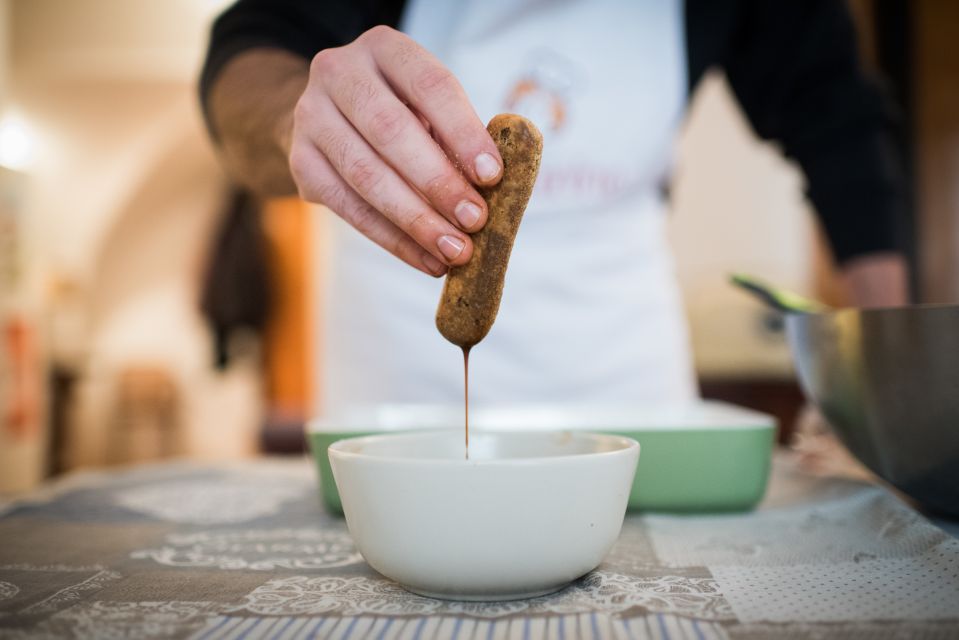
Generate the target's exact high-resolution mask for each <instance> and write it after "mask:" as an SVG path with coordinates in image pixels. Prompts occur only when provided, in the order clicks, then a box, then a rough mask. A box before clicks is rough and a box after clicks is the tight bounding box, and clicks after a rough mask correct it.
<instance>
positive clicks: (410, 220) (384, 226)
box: [288, 26, 503, 276]
mask: <svg viewBox="0 0 959 640" xmlns="http://www.w3.org/2000/svg"><path fill="white" fill-rule="evenodd" d="M288 149H289V161H290V171H291V173H292V176H293V180H294V181H295V182H296V185H297V189H298V191H299V194H300V197H301V198H303V199H304V200H308V201H310V202H316V203H320V204H324V205H326V206H327V207H329V208H330V209H332V210H333V211H334V212H336V213H337V215H339V216H340V217H342V218H343V219H345V220H346V221H347V222H349V223H350V224H351V225H353V226H354V227H355V228H356V229H357V230H358V231H359V232H360V233H362V234H363V235H365V236H366V237H368V238H369V239H371V240H373V241H374V242H376V243H377V244H379V245H380V246H382V247H383V248H385V249H386V250H387V251H389V252H390V253H392V254H393V255H395V256H397V257H398V258H400V259H401V260H403V261H404V262H406V263H407V264H409V265H412V266H413V267H416V268H417V269H419V270H421V271H424V272H426V273H429V274H430V275H433V276H440V275H442V274H444V273H445V272H446V270H447V266H450V265H460V264H463V263H465V262H466V261H467V260H469V258H470V256H471V255H472V251H473V247H472V243H471V242H470V238H469V235H468V234H467V233H466V232H473V231H477V230H479V229H480V228H481V227H482V226H483V224H484V223H485V222H486V214H487V212H486V204H485V202H484V201H483V198H482V197H480V195H479V193H477V191H476V189H475V188H474V187H473V185H489V184H495V183H496V182H497V181H498V180H499V179H500V177H501V174H502V166H503V163H502V159H501V158H500V155H499V152H498V151H497V150H496V145H495V143H494V142H493V140H492V138H490V136H489V134H488V133H487V132H486V127H485V126H484V125H483V123H482V122H481V121H480V119H479V117H478V116H477V115H476V112H475V111H474V110H473V107H472V106H471V105H470V103H469V100H467V98H466V93H465V92H464V91H463V88H462V87H461V86H460V84H459V82H458V81H457V80H456V78H454V77H453V75H452V73H450V71H449V70H448V69H446V68H445V67H444V66H443V65H442V64H440V62H439V61H438V60H436V58H434V57H433V56H432V55H431V54H430V53H429V52H427V51H426V50H425V49H423V48H422V47H421V46H419V45H418V44H416V43H415V42H413V40H411V39H410V38H408V37H407V36H405V35H403V34H402V33H400V32H398V31H395V30H393V29H390V28H389V27H384V26H379V27H374V28H373V29H370V30H369V31H367V32H366V33H364V34H363V35H361V36H360V37H359V38H357V39H356V40H354V41H353V42H352V43H351V44H348V45H346V46H344V47H338V48H335V49H327V50H324V51H321V52H320V53H318V54H317V55H316V57H315V58H313V62H312V64H311V65H310V77H309V82H308V84H307V86H306V90H305V91H304V92H303V94H302V96H301V97H300V99H299V101H298V102H297V104H296V108H295V109H294V112H293V129H292V136H291V137H290V139H289V144H288Z"/></svg>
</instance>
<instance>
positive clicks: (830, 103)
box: [722, 0, 908, 263]
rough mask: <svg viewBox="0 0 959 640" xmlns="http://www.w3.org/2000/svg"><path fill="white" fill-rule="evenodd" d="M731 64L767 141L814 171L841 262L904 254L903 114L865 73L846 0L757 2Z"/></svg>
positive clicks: (731, 52)
mask: <svg viewBox="0 0 959 640" xmlns="http://www.w3.org/2000/svg"><path fill="white" fill-rule="evenodd" d="M735 22H736V25H735V27H734V31H733V33H732V34H731V38H730V40H729V43H728V48H727V50H726V55H725V59H724V60H723V61H722V64H723V66H724V67H725V69H726V73H727V76H728V78H729V82H730V85H731V86H732V89H733V92H734V93H735V94H736V96H737V97H738V99H739V102H740V103H741V104H742V106H743V109H744V110H745V112H746V116H747V118H748V119H749V121H750V122H751V123H752V126H753V127H754V128H755V130H756V132H757V133H758V134H759V135H760V136H761V137H763V138H766V139H770V140H776V141H778V142H779V143H780V144H781V145H782V148H783V151H784V152H785V154H786V155H787V156H788V157H790V158H793V159H795V160H796V161H797V162H798V163H799V165H800V167H801V168H802V170H803V172H804V173H805V175H806V182H807V192H808V195H809V198H810V200H811V201H812V203H813V205H814V206H815V208H816V211H817V212H818V215H819V217H820V219H821V221H822V224H823V227H824V228H825V231H826V234H827V236H828V237H829V240H830V242H831V244H832V248H833V252H834V254H835V257H836V259H837V260H838V261H839V262H840V263H842V262H845V261H848V260H850V259H852V258H854V257H856V256H859V255H863V254H867V253H872V252H877V251H899V250H902V249H903V247H902V246H901V244H902V242H901V233H900V230H901V229H902V227H901V225H902V224H903V221H904V220H906V219H907V218H906V216H905V214H906V212H907V209H906V207H907V206H908V205H907V202H906V198H905V193H906V191H905V189H904V182H903V181H904V176H903V171H902V166H901V158H899V157H898V156H897V153H896V151H895V146H894V143H893V138H892V133H891V132H892V127H893V126H894V117H895V114H894V113H893V110H892V109H891V108H890V105H889V104H888V103H887V102H886V101H885V100H884V97H883V95H882V94H881V93H880V91H878V88H877V87H876V86H875V85H874V84H873V83H872V82H870V80H869V79H868V78H867V77H866V76H865V74H864V73H863V72H862V70H861V68H860V65H859V60H858V56H857V51H856V34H855V31H854V28H853V24H852V21H851V18H850V16H849V14H848V11H847V8H846V6H845V3H844V2H842V1H841V0H776V2H769V1H768V0H749V1H746V2H743V3H742V4H741V5H740V14H739V15H738V17H737V19H736V21H735Z"/></svg>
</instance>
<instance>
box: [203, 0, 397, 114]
mask: <svg viewBox="0 0 959 640" xmlns="http://www.w3.org/2000/svg"><path fill="white" fill-rule="evenodd" d="M402 10H403V2H397V1H396V0H238V1H237V2H236V3H234V4H233V5H232V6H230V7H229V8H228V9H226V11H224V12H223V13H222V14H221V15H220V16H219V17H218V18H217V19H216V21H215V22H214V23H213V29H212V31H211V33H210V43H209V47H208V49H207V55H206V61H205V62H204V65H203V71H202V72H201V74H200V101H201V103H202V105H203V109H204V113H206V108H207V99H208V97H209V92H210V87H211V86H212V85H213V82H214V80H215V79H216V77H217V74H218V73H219V72H220V71H221V70H222V69H223V67H224V66H225V65H226V63H227V62H229V61H230V59H231V58H233V56H235V55H237V54H238V53H241V52H243V51H246V50H248V49H254V48H258V47H272V48H279V49H285V50H287V51H290V52H292V53H295V54H296V55H299V56H302V57H303V58H305V59H307V60H310V59H312V58H313V56H314V55H316V53H317V52H319V51H320V50H322V49H327V48H329V47H338V46H342V45H344V44H347V43H349V42H352V41H353V40H354V39H356V37H357V36H359V35H360V34H361V33H363V32H364V31H366V30H367V29H370V28H371V27H373V26H375V25H377V24H388V25H390V26H396V24H397V23H398V22H399V19H400V15H401V13H402Z"/></svg>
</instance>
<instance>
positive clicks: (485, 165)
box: [473, 153, 499, 182]
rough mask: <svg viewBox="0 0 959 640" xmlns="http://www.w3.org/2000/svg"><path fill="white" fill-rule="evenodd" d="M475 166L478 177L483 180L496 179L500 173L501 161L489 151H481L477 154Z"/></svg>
mask: <svg viewBox="0 0 959 640" xmlns="http://www.w3.org/2000/svg"><path fill="white" fill-rule="evenodd" d="M473 166H474V167H475V168H476V177H477V178H479V179H480V180H482V181H483V182H489V181H490V180H494V179H495V178H496V176H498V175H499V163H498V162H497V161H496V158H494V157H493V156H491V155H490V154H488V153H481V154H479V155H478V156H476V160H474V161H473Z"/></svg>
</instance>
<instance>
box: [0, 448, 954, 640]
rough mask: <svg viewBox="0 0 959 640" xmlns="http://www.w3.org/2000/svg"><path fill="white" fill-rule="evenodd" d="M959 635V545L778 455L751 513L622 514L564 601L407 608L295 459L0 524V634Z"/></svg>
mask: <svg viewBox="0 0 959 640" xmlns="http://www.w3.org/2000/svg"><path fill="white" fill-rule="evenodd" d="M64 637H67V638H69V637H77V638H202V639H208V640H213V639H219V638H246V639H248V640H253V639H254V638H277V639H280V638H283V639H293V638H298V639H299V638H342V639H344V640H349V639H354V640H358V639H361V638H368V639H380V638H382V639H389V638H406V639H427V638H429V639H436V640H443V639H446V638H459V639H463V640H465V639H469V638H475V639H487V638H523V639H525V638H598V639H605V638H617V639H630V638H695V639H699V640H703V639H709V638H765V637H775V638H821V639H829V638H864V639H865V638H870V639H872V638H959V541H957V540H956V539H954V538H952V537H951V536H950V535H948V534H946V533H944V532H943V531H942V530H941V529H939V528H938V527H936V526H934V525H932V524H931V523H929V522H928V521H927V520H925V519H924V518H923V517H922V516H920V515H918V514H917V513H916V512H915V511H913V510H911V509H910V508H909V507H907V506H905V505H904V504H902V503H901V502H899V501H898V500H897V499H896V498H895V497H893V496H892V495H891V494H889V493H887V492H886V491H885V490H883V489H881V488H878V487H875V486H871V485H868V484H862V483H855V482H849V481H840V480H823V479H814V478H811V477H808V476H804V475H802V474H800V473H798V472H796V471H795V470H794V469H793V468H792V467H791V466H790V465H789V464H788V463H787V462H786V460H785V459H784V458H778V459H777V460H776V463H775V464H774V472H773V478H772V482H771V485H770V490H769V493H768V496H767V498H766V500H765V501H764V502H763V504H762V507H761V508H760V509H759V510H758V511H756V512H754V513H749V514H738V515H719V516H666V515H643V516H629V517H628V518H627V520H626V523H625V526H624V528H623V533H622V535H621V537H620V539H619V541H618V542H617V544H616V546H615V547H614V549H613V551H612V552H611V553H610V555H609V557H608V558H607V559H606V561H605V562H604V563H603V564H602V566H600V568H599V569H598V570H596V571H594V572H593V573H591V574H589V575H587V576H585V577H584V578H582V579H580V580H579V581H578V582H576V583H575V584H573V585H571V586H570V587H568V588H567V589H566V590H564V591H562V592H560V593H557V594H554V595H551V596H544V597H541V598H535V599H532V600H521V601H516V602H505V603H499V604H476V603H459V602H444V601H439V600H431V599H428V598H423V597H419V596H415V595H412V594H410V593H407V592H406V591H404V590H402V589H401V588H400V587H398V586H397V585H395V584H394V583H392V582H390V581H389V580H386V579H385V578H383V577H381V576H379V575H378V574H376V573H375V572H373V571H372V570H371V569H370V568H369V567H368V566H367V565H366V564H365V563H364V562H363V559H362V557H361V556H360V555H359V554H358V553H357V552H356V550H355V548H354V547H353V544H352V542H351V539H350V536H349V533H348V531H347V529H346V526H345V524H344V522H343V521H342V520H341V519H338V518H333V517H330V516H328V515H327V514H325V513H324V512H323V510H322V508H321V507H320V505H319V500H318V497H317V493H316V487H315V485H314V475H313V472H312V470H311V467H310V466H309V464H308V463H307V462H306V461H297V462H278V461H258V462H249V463H244V464H237V465H229V466H217V467H208V466H206V467H205V466H196V465H192V464H180V463H178V464H164V465H158V466H153V467H147V468H140V469H136V470H130V471H119V472H111V473H106V474H95V475H82V476H74V477H71V478H68V479H67V480H66V481H64V482H61V483H59V484H57V485H54V486H53V487H51V488H49V489H47V490H45V491H43V492H39V493H37V494H35V495H34V496H32V497H31V498H30V499H29V500H25V501H21V502H18V503H16V504H12V505H8V506H7V507H6V508H4V509H3V512H2V515H0V638H64Z"/></svg>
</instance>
